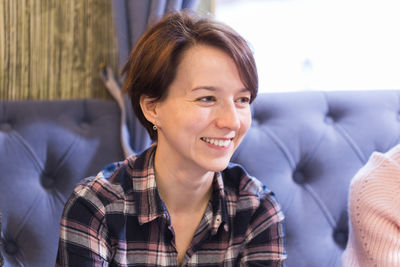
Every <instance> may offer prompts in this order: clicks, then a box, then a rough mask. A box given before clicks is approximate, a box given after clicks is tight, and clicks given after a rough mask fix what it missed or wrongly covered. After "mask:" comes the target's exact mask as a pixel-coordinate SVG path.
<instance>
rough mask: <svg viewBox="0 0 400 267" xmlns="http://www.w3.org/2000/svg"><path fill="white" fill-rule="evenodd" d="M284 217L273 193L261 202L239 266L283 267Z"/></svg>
mask: <svg viewBox="0 0 400 267" xmlns="http://www.w3.org/2000/svg"><path fill="white" fill-rule="evenodd" d="M283 220H284V216H283V213H282V211H281V208H280V206H279V205H278V203H277V202H276V200H275V198H274V197H273V195H272V194H271V193H269V194H266V195H265V196H264V197H263V198H262V199H261V201H260V206H259V208H258V209H257V210H256V212H255V213H254V215H253V219H252V221H251V223H250V227H249V232H248V235H247V237H246V244H245V247H244V249H243V251H242V252H241V253H240V261H239V266H242V267H244V266H254V267H256V266H257V267H258V266H259V267H261V266H264V267H265V266H283V261H284V260H285V259H286V251H285V244H284V240H285V233H284V227H283Z"/></svg>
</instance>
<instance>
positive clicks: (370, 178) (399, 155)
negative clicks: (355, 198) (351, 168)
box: [350, 145, 400, 195]
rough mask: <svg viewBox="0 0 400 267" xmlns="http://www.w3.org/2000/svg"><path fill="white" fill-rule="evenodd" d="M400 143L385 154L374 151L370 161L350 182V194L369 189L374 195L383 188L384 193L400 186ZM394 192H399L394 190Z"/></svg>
mask: <svg viewBox="0 0 400 267" xmlns="http://www.w3.org/2000/svg"><path fill="white" fill-rule="evenodd" d="M399 177H400V145H398V146H396V147H394V148H393V149H391V150H390V151H388V152H387V153H385V154H382V153H378V152H374V153H373V154H372V155H371V157H370V158H369V160H368V162H367V163H366V164H365V165H364V166H363V167H362V168H361V169H360V170H359V171H358V172H357V173H356V175H355V176H354V178H353V179H352V181H351V184H350V194H360V193H365V192H368V191H371V193H372V192H373V193H374V195H376V193H378V192H379V191H381V190H383V191H384V192H382V193H383V194H385V195H386V194H389V193H390V192H392V191H393V190H391V189H393V188H394V186H395V187H396V186H400V178H399ZM393 193H395V194H397V193H396V192H394V191H393Z"/></svg>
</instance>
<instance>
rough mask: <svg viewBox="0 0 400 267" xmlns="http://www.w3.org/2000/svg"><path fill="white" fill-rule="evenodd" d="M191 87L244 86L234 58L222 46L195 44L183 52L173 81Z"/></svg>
mask: <svg viewBox="0 0 400 267" xmlns="http://www.w3.org/2000/svg"><path fill="white" fill-rule="evenodd" d="M177 82H182V83H183V82H185V83H186V84H187V85H186V86H189V87H192V88H193V87H197V86H208V87H216V88H218V87H234V88H237V87H240V88H241V89H242V88H244V85H243V83H242V81H241V78H240V75H239V72H238V68H237V66H236V64H235V62H234V60H233V59H232V58H231V57H230V55H228V54H227V53H226V52H225V51H223V50H222V49H220V48H217V47H214V46H209V45H195V46H192V47H190V48H189V49H187V50H186V51H184V52H183V54H182V57H181V60H180V62H179V64H178V66H177V71H176V77H175V79H174V81H173V83H177Z"/></svg>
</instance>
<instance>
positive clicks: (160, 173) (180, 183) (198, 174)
mask: <svg viewBox="0 0 400 267" xmlns="http://www.w3.org/2000/svg"><path fill="white" fill-rule="evenodd" d="M171 161H172V159H171V158H169V157H163V153H159V151H158V148H157V150H156V154H155V159H154V169H155V176H156V182H157V189H158V191H159V193H160V196H161V198H162V200H163V201H164V203H165V204H166V206H167V208H168V211H169V212H170V213H174V214H186V215H188V214H192V213H196V212H199V211H201V210H204V208H205V206H206V205H207V203H208V201H209V200H210V199H211V195H212V182H213V177H214V172H210V171H204V170H198V169H197V170H196V169H194V168H189V167H188V166H182V165H181V164H179V163H176V162H171Z"/></svg>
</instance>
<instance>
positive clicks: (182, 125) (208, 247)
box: [57, 12, 286, 266]
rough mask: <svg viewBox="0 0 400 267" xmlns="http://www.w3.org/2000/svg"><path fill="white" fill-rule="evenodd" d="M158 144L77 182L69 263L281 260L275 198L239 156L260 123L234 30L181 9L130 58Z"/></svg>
mask: <svg viewBox="0 0 400 267" xmlns="http://www.w3.org/2000/svg"><path fill="white" fill-rule="evenodd" d="M124 73H125V74H126V80H125V83H124V90H126V91H127V92H128V93H129V95H130V97H131V101H132V105H133V108H134V111H135V114H136V115H137V117H138V118H139V120H140V121H141V123H142V124H143V125H144V126H145V127H146V129H147V130H148V132H149V134H150V136H151V138H152V139H153V140H155V143H154V144H153V145H152V146H151V147H150V148H149V149H148V150H146V151H145V152H143V153H142V154H141V155H134V156H131V157H129V158H127V159H126V160H125V161H124V162H122V163H117V164H113V165H112V166H111V167H110V166H109V167H108V168H106V169H105V170H103V171H102V172H100V173H99V174H98V175H97V177H95V178H89V179H86V180H84V181H83V182H82V183H81V184H79V185H78V186H77V187H76V188H75V190H74V192H73V194H72V196H71V198H70V199H69V201H68V202H67V204H66V206H65V210H64V213H63V217H62V221H61V233H60V243H59V253H58V259H57V261H58V264H60V265H62V266H104V265H106V266H107V265H108V264H109V265H112V266H282V262H283V260H284V259H285V258H286V253H285V250H284V244H283V243H284V233H283V226H282V221H283V215H282V212H281V210H280V207H279V205H278V204H277V202H276V200H275V198H274V196H273V194H272V193H271V192H270V191H268V190H266V189H265V188H264V187H262V185H261V184H260V182H259V181H257V180H256V179H254V178H252V177H250V176H248V175H247V173H246V172H245V171H244V170H243V169H242V168H241V167H240V166H237V165H233V164H229V160H230V158H231V156H232V154H233V152H234V151H235V149H236V148H237V147H238V146H239V144H240V142H241V141H242V139H243V137H244V135H245V133H246V132H247V130H248V128H249V126H250V123H251V113H250V103H251V102H252V101H253V100H254V98H255V97H256V94H257V86H258V84H257V83H258V82H257V72H256V67H255V62H254V59H253V56H252V53H251V51H250V49H249V47H248V45H247V44H246V42H245V41H244V39H243V38H241V37H240V36H239V35H238V34H237V33H236V32H234V31H233V30H232V29H230V28H228V27H227V26H224V25H222V24H219V23H216V22H214V21H213V20H211V19H201V18H195V17H194V16H193V15H189V14H187V13H185V12H175V13H171V14H169V15H167V16H166V17H164V18H163V19H162V20H161V21H160V22H159V23H157V24H156V25H154V26H153V27H151V28H150V29H149V30H148V31H147V32H146V33H145V34H144V35H143V36H142V38H141V39H140V40H139V41H138V43H137V45H136V46H135V48H134V49H133V50H132V52H131V54H130V57H129V60H128V62H127V63H126V65H125V68H124Z"/></svg>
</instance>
